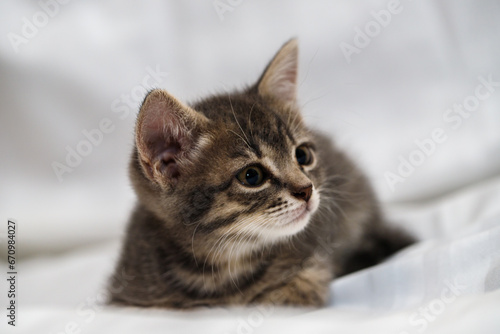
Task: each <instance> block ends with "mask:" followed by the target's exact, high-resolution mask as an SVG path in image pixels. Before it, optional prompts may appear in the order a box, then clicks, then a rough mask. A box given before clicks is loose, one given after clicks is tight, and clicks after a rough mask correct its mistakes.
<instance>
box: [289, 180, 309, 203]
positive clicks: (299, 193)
mask: <svg viewBox="0 0 500 334" xmlns="http://www.w3.org/2000/svg"><path fill="white" fill-rule="evenodd" d="M312 189H313V186H312V184H310V185H308V186H306V187H304V188H300V189H298V190H296V191H292V195H293V196H294V197H297V198H298V199H303V200H304V201H306V203H307V202H309V199H310V198H311V195H312Z"/></svg>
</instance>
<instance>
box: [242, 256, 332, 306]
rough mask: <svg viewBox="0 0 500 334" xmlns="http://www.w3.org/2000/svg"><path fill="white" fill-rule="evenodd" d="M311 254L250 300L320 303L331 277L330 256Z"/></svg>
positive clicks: (298, 304) (326, 294) (313, 304)
mask: <svg viewBox="0 0 500 334" xmlns="http://www.w3.org/2000/svg"><path fill="white" fill-rule="evenodd" d="M320 256H321V255H317V256H312V257H310V258H308V259H306V260H305V261H304V262H303V265H302V266H298V267H292V268H291V269H290V270H289V272H288V274H286V273H285V275H287V276H288V277H287V278H286V279H284V280H282V281H281V282H280V281H275V282H273V283H272V284H271V285H268V286H267V287H265V288H264V289H263V290H261V291H260V292H259V293H258V294H257V295H256V296H255V297H254V298H253V299H252V301H251V302H250V303H259V304H261V303H262V304H274V305H292V306H293V305H295V306H315V307H318V306H323V305H325V303H326V302H327V300H328V296H329V285H330V282H331V280H332V278H333V277H332V270H331V265H330V263H331V262H330V259H327V258H325V257H322V258H321V257H320Z"/></svg>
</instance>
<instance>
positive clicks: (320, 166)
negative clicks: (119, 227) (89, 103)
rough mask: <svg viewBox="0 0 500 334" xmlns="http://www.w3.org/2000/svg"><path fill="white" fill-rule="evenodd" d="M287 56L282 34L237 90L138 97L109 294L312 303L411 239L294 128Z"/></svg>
mask: <svg viewBox="0 0 500 334" xmlns="http://www.w3.org/2000/svg"><path fill="white" fill-rule="evenodd" d="M297 64H298V47H297V41H296V40H291V41H289V42H288V43H286V44H285V45H284V46H283V47H282V48H281V49H280V50H279V52H278V53H277V54H276V56H275V57H274V58H273V59H272V61H271V62H270V63H269V65H268V66H267V68H266V70H265V71H264V73H263V74H262V76H261V77H260V79H259V80H258V81H257V83H256V84H255V85H253V86H251V87H250V88H248V89H245V90H243V91H238V92H234V93H231V94H221V95H216V96H211V97H208V98H206V99H203V100H201V101H199V102H197V103H194V104H192V105H187V104H184V103H182V102H181V101H179V100H177V99H176V98H175V97H173V96H171V95H170V94H169V93H167V92H166V91H164V90H160V89H156V90H153V91H151V92H150V93H149V94H148V95H147V96H146V98H145V100H144V102H143V104H142V106H141V109H140V112H139V116H138V119H137V125H136V136H135V144H136V145H135V148H134V151H133V154H132V159H131V163H130V175H131V180H132V183H133V186H134V188H135V191H136V193H137V196H138V203H137V206H136V208H135V211H134V213H133V214H132V217H131V219H130V222H129V226H128V230H127V236H126V240H125V243H124V247H123V251H122V254H121V258H120V260H119V263H118V265H117V268H116V272H115V274H114V275H113V277H112V279H111V282H110V289H109V290H110V295H111V299H110V302H111V303H114V304H126V305H138V306H155V307H167V308H192V307H196V306H202V305H223V304H254V303H274V304H278V305H302V306H321V305H323V304H325V303H326V302H327V300H328V292H329V283H330V281H331V280H332V279H333V278H334V277H337V276H340V275H344V274H346V273H349V272H352V271H354V270H358V269H361V268H364V267H366V266H370V265H373V264H375V263H378V262H379V261H381V260H382V259H384V258H385V257H386V256H388V255H390V254H392V253H393V252H395V251H397V250H398V249H400V248H402V247H404V246H406V245H408V244H410V243H411V241H412V240H411V238H410V237H409V236H407V235H406V234H404V233H402V232H400V231H398V230H395V229H393V228H390V227H388V226H387V225H385V223H384V222H383V220H382V217H381V214H380V212H379V208H378V204H377V201H376V199H375V197H374V195H373V192H372V189H371V188H370V185H369V184H368V183H367V180H366V179H365V177H364V176H363V174H361V172H360V171H359V170H358V169H357V168H356V167H355V166H354V164H353V163H352V162H351V160H349V159H348V158H347V157H346V156H345V155H344V153H342V152H341V151H340V150H338V149H337V148H336V147H335V146H333V145H332V143H331V142H330V140H328V139H327V138H326V137H325V136H323V135H321V134H319V133H318V132H316V131H312V130H311V129H309V128H308V127H307V126H306V125H305V124H304V121H303V119H302V117H301V114H300V110H299V108H298V104H297V101H296V88H297ZM124 273H126V275H127V276H128V277H129V278H130V277H133V278H130V279H129V280H127V281H123V280H122V275H123V274H124Z"/></svg>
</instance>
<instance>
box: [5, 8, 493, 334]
mask: <svg viewBox="0 0 500 334" xmlns="http://www.w3.org/2000/svg"><path fill="white" fill-rule="evenodd" d="M61 2H64V1H62V0H61ZM214 3H225V4H229V6H230V9H231V10H228V11H225V12H224V13H222V14H221V15H222V18H223V20H221V17H220V16H219V15H218V13H217V10H216V9H215V7H214ZM390 3H391V1H370V2H354V1H350V2H348V1H344V2H326V1H301V2H299V1H272V2H266V1H228V0H221V1H220V2H217V1H216V2H214V1H182V2H181V1H170V2H166V1H159V0H158V1H148V2H123V1H122V2H118V1H111V0H109V1H97V0H94V1H85V2H76V1H73V2H72V1H67V3H64V4H63V3H59V2H56V1H55V0H54V1H50V0H45V1H41V2H39V3H38V2H19V1H18V2H4V3H2V4H0V35H1V36H3V38H1V39H0V102H1V104H0V105H1V108H2V112H1V113H0V117H1V118H0V148H1V151H2V157H3V159H2V164H1V165H0V180H1V187H0V218H1V220H2V222H3V223H2V226H5V224H6V221H7V218H14V219H16V221H17V222H18V226H19V230H18V254H20V255H21V256H22V255H24V258H21V260H19V272H20V276H19V277H20V281H19V290H20V291H19V298H20V299H19V305H20V309H19V318H18V321H19V326H18V327H17V328H16V329H15V332H16V333H35V332H36V333H60V332H63V331H64V327H65V326H66V325H67V324H68V323H71V322H73V321H74V322H75V323H77V324H78V325H79V326H81V329H82V333H99V332H120V333H134V332H165V331H166V332H197V331H202V330H203V331H204V332H208V333H211V332H213V333H261V332H299V333H302V332H325V333H332V332H334V331H338V332H341V333H351V332H352V333H359V332H371V333H379V332H380V333H405V332H406V333H419V332H426V333H431V332H432V333H434V332H435V333H470V332H480V333H498V332H499V330H500V319H499V318H498V314H500V313H499V311H500V302H499V301H500V299H499V297H500V295H499V290H498V288H499V286H500V243H499V242H498V241H499V240H500V205H499V204H498V203H500V177H499V175H500V154H499V153H500V113H499V110H500V87H498V86H495V85H493V86H491V87H489V88H490V89H491V91H488V87H486V86H484V81H485V80H486V81H487V80H491V81H493V82H498V81H500V63H499V61H498V60H499V59H500V40H499V39H498V36H500V21H499V20H498V17H500V15H499V14H500V4H499V3H498V1H495V0H490V1H487V0H485V1H475V2H472V1H465V0H462V1H451V0H448V1H439V2H437V1H424V0H422V1H409V0H401V2H400V5H399V7H397V8H399V10H400V11H399V12H398V13H396V14H392V15H391V18H390V22H388V21H387V19H386V22H388V23H384V25H385V26H381V25H379V27H380V28H379V29H380V31H379V32H378V33H373V34H372V35H373V37H371V38H370V42H369V44H368V45H367V46H365V47H361V48H359V50H358V51H357V52H358V53H354V54H352V55H351V59H350V62H348V61H347V59H346V57H345V56H344V54H343V52H342V51H341V45H344V46H345V45H346V44H350V45H355V44H354V39H355V36H356V34H357V33H356V29H357V28H359V29H361V30H365V29H366V28H367V27H370V26H374V23H373V22H376V21H375V16H379V17H380V16H381V15H382V14H380V13H381V12H380V11H381V10H388V9H389V8H391V7H390V6H391V5H390ZM44 8H45V9H44ZM47 8H48V9H47ZM226 8H227V7H226ZM44 10H45V12H50V14H51V15H46V17H47V20H46V22H44V21H43V20H44V16H43V13H44ZM220 10H222V9H220ZM372 11H375V13H379V14H373V13H372ZM40 13H42V14H40ZM379 20H380V18H379ZM26 22H30V23H26ZM29 24H37V26H38V27H37V26H35V28H36V29H34V30H33V29H31V30H30V28H29V27H28V28H27V26H28V25H29ZM23 32H24V33H25V34H26V33H27V34H28V37H23V38H26V43H24V42H23V43H21V44H19V45H17V47H13V44H12V43H11V40H12V38H13V37H12V36H14V35H13V34H16V35H18V36H23ZM293 36H296V37H298V38H299V43H300V48H301V49H300V50H301V54H300V74H299V81H300V87H299V98H300V101H301V104H303V105H304V107H303V109H304V114H305V119H306V121H307V122H308V123H310V124H311V125H313V126H315V127H317V128H320V129H321V130H323V131H324V132H327V133H328V134H330V135H332V136H333V137H334V138H335V139H336V141H337V143H338V145H339V146H340V147H342V148H344V149H346V150H347V151H348V152H350V154H351V156H352V157H353V158H354V159H355V160H356V161H357V162H358V163H359V164H360V166H361V167H362V168H363V169H364V170H365V171H366V172H367V174H368V175H369V177H370V179H371V180H372V182H373V184H374V186H375V188H376V191H377V192H378V194H379V195H380V197H381V199H382V200H383V203H384V205H383V206H384V208H385V209H386V211H387V213H388V215H389V217H390V218H391V220H392V221H394V222H395V223H397V224H402V225H404V226H406V227H407V228H408V229H410V230H412V231H413V232H414V233H415V234H416V235H418V236H419V238H420V239H421V242H419V243H418V244H416V245H415V246H413V247H411V248H410V249H408V250H405V251H403V252H402V253H400V254H398V255H397V256H395V257H394V258H393V259H391V260H390V261H389V262H387V263H384V264H381V265H379V266H376V267H374V268H370V269H367V270H364V271H361V272H359V273H355V274H352V275H349V276H347V277H344V278H341V279H338V280H336V281H335V282H334V283H333V284H332V289H331V291H332V302H331V304H330V305H329V306H328V307H326V308H324V309H321V310H300V309H298V310H297V309H296V310H274V309H273V310H268V309H245V308H243V309H231V308H220V309H214V310H199V311H195V312H172V311H163V310H150V309H147V310H143V309H140V310H137V309H115V308H103V309H101V308H100V306H99V302H98V301H97V306H96V307H97V308H98V310H97V311H96V312H95V314H94V313H92V312H90V311H88V310H89V309H88V307H90V306H88V305H87V303H89V305H93V303H95V301H92V300H93V299H95V298H96V297H97V299H98V300H99V299H100V298H101V297H102V293H103V291H104V290H102V287H103V286H104V284H105V280H106V277H107V275H109V273H110V272H111V270H112V266H113V265H114V260H115V258H116V256H117V252H118V249H119V239H120V237H121V236H122V235H123V232H124V226H125V223H126V220H127V217H128V215H129V213H130V210H131V208H132V205H133V202H134V195H133V191H132V189H131V187H130V184H129V181H128V179H127V162H128V157H129V153H130V150H131V147H132V143H133V124H134V120H135V115H136V112H137V108H138V106H139V104H140V102H141V101H140V100H141V98H142V95H143V93H144V91H145V90H146V89H150V88H152V87H162V88H165V89H167V90H169V91H170V92H171V93H172V94H174V95H176V96H178V97H179V98H180V99H183V100H185V101H190V100H193V99H196V98H198V97H202V96H205V95H206V94H207V93H210V92H215V91H225V90H228V89H232V88H233V87H242V86H243V85H244V84H248V83H252V82H253V81H254V80H256V79H257V77H258V76H259V75H260V73H261V71H262V70H263V68H264V67H265V65H266V64H267V62H268V61H269V60H270V58H271V57H272V55H273V54H274V53H275V52H276V50H277V49H278V48H279V47H280V46H281V44H282V43H284V42H285V41H286V40H288V39H289V38H290V37H293ZM358 42H359V41H358ZM343 43H345V44H343ZM16 49H17V52H16ZM165 73H166V74H165ZM488 78H489V79H488ZM144 80H146V81H144ZM481 85H483V86H482V88H481V87H480V88H479V91H478V87H479V86H481ZM478 92H479V93H478ZM488 92H489V93H490V94H487V93H488ZM141 94H142V95H141ZM478 94H479V95H478ZM485 94H487V95H488V96H487V97H484V98H481V99H479V98H478V96H484V95H485ZM125 95H131V96H132V97H131V98H130V101H129V102H128V103H129V104H127V102H125V101H124V100H121V99H122V98H126V97H125ZM134 96H135V97H134ZM474 97H475V98H476V99H477V101H479V105H478V106H477V108H476V109H474V110H473V111H471V112H470V116H460V117H459V118H458V119H457V118H456V117H457V115H458V114H456V113H454V114H452V111H448V109H450V108H453V106H454V104H464V103H465V104H467V103H472V102H474ZM467 113H469V112H467ZM464 115H465V114H464ZM450 116H454V117H455V118H453V121H451V119H450V118H449V117H450ZM447 117H448V118H447ZM105 118H108V119H109V120H110V122H111V123H110V125H109V124H108V126H107V127H108V128H109V126H111V127H112V131H108V133H103V135H102V139H101V140H100V142H99V143H98V144H96V145H93V146H92V147H91V153H90V154H88V155H87V156H84V157H83V158H82V161H81V163H80V164H79V165H78V166H76V167H74V170H73V171H72V172H71V173H66V174H63V175H62V179H63V181H62V182H59V180H58V178H57V177H56V175H55V173H54V171H53V167H52V164H53V162H59V163H65V158H66V154H67V151H66V147H69V148H70V149H77V147H78V145H80V146H81V145H84V144H81V143H82V141H84V140H86V137H85V135H84V134H83V133H82V131H83V130H86V131H91V130H92V129H95V128H98V127H99V126H100V124H101V127H103V126H102V122H103V119H105ZM459 122H460V123H459ZM103 128H106V126H104V127H103ZM436 129H438V131H439V129H442V130H441V135H440V138H441V139H442V138H443V137H446V140H445V141H444V142H442V143H437V142H435V143H434V148H433V149H432V148H429V146H427V148H428V151H429V152H428V153H429V155H428V156H427V155H421V157H423V161H420V162H421V165H418V166H415V167H414V171H413V173H411V175H409V176H408V177H404V178H403V180H404V182H401V183H397V184H395V185H394V188H393V189H392V190H391V187H390V186H389V184H388V182H387V180H386V172H392V173H398V168H402V167H400V164H401V163H400V156H402V157H403V158H404V159H406V160H409V159H410V158H411V156H412V154H413V158H418V156H417V155H418V154H419V153H414V152H416V151H417V150H418V149H419V147H418V146H417V144H415V141H419V142H420V143H424V142H425V143H428V142H429V141H428V140H429V139H430V138H432V135H433V133H434V132H435V131H436ZM94 133H95V132H94ZM438 137H439V136H438ZM421 145H422V144H421ZM431 146H432V145H431ZM421 150H422V149H421ZM421 160H422V159H421ZM420 162H419V163H420ZM406 167H408V166H406ZM4 231H5V230H4V229H3V228H2V232H4ZM2 245H5V243H2ZM2 248H3V249H5V247H4V246H2ZM2 252H4V250H2ZM2 261H4V260H2ZM450 286H452V287H454V289H455V290H456V293H455V294H453V293H451V294H450V291H451V290H450ZM1 287H2V291H6V285H5V282H4V283H2V285H1ZM457 287H458V288H457ZM446 289H448V290H446ZM457 289H458V290H457ZM443 291H444V294H443ZM1 295H2V296H3V297H2V298H4V299H5V293H3V292H2V294H1ZM443 296H444V297H443ZM453 297H455V298H454V299H453ZM87 298H90V301H87ZM443 298H444V299H443ZM451 299H453V301H450V300H451ZM2 300H3V299H2ZM5 300H6V299H5ZM445 300H446V301H449V302H446V301H445ZM2 305H6V304H5V303H3V302H2ZM440 307H441V308H440ZM443 307H444V308H443ZM426 308H427V309H431V311H429V310H427V311H426ZM432 310H433V311H435V312H434V313H430V315H429V313H425V312H433V311H432ZM424 313H425V314H426V316H427V319H426V318H425V316H424ZM260 315H262V317H261V316H260ZM3 318H4V320H2V324H1V325H0V326H2V327H1V328H4V327H5V328H7V326H6V324H5V323H6V321H5V317H3ZM430 319H432V320H430ZM69 326H70V327H71V325H69ZM424 327H425V328H424ZM3 332H4V331H3V329H2V333H3ZM13 332H14V331H13ZM67 332H70V330H67Z"/></svg>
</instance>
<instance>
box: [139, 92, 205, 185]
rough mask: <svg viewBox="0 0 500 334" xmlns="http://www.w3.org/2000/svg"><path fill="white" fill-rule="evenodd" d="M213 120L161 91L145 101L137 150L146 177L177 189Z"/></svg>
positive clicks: (140, 115)
mask: <svg viewBox="0 0 500 334" xmlns="http://www.w3.org/2000/svg"><path fill="white" fill-rule="evenodd" d="M208 123H209V120H208V119H207V118H206V117H205V116H204V115H202V114H200V113H198V112H197V111H195V110H193V109H191V108H190V107H189V106H187V105H185V104H184V103H182V102H180V101H179V100H177V99H176V98H175V97H173V96H171V95H170V94H168V93H167V92H166V91H164V90H161V89H155V90H153V91H151V92H150V93H149V94H148V96H147V97H146V98H145V99H144V102H143V104H142V106H141V110H140V112H139V116H138V118H137V124H136V147H137V151H138V153H139V162H140V164H141V167H142V169H143V171H144V174H145V176H146V177H147V178H149V179H150V180H151V181H153V182H155V183H158V184H160V185H163V186H175V184H177V181H178V179H179V178H180V177H182V176H183V175H182V174H183V172H184V171H185V167H186V166H187V165H189V164H191V163H193V162H194V161H195V158H196V154H197V152H198V150H199V148H200V145H202V144H203V142H204V139H203V138H204V136H203V134H204V133H206V129H207V126H208Z"/></svg>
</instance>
